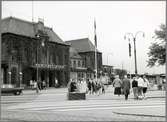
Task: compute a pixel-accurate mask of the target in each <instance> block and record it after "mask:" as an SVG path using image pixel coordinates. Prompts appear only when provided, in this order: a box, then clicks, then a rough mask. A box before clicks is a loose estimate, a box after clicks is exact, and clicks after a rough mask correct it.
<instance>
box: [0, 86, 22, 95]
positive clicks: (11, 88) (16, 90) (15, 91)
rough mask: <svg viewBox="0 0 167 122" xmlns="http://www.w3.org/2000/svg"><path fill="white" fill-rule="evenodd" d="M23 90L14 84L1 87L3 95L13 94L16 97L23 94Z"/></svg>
mask: <svg viewBox="0 0 167 122" xmlns="http://www.w3.org/2000/svg"><path fill="white" fill-rule="evenodd" d="M22 90H23V88H21V87H15V86H14V85H12V84H3V85H2V86H1V93H2V94H3V93H12V94H14V95H20V94H21V93H22Z"/></svg>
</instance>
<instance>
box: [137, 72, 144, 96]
mask: <svg viewBox="0 0 167 122" xmlns="http://www.w3.org/2000/svg"><path fill="white" fill-rule="evenodd" d="M137 82H138V99H143V87H144V80H143V78H142V77H141V76H139V75H137Z"/></svg>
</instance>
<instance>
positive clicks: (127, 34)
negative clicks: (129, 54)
mask: <svg viewBox="0 0 167 122" xmlns="http://www.w3.org/2000/svg"><path fill="white" fill-rule="evenodd" d="M140 33H141V34H142V36H143V37H144V36H145V34H144V32H142V31H138V32H137V33H136V34H135V36H133V33H126V34H125V36H124V39H125V40H126V38H128V40H129V42H130V39H133V42H134V58H135V74H137V57H136V38H137V35H139V34H140ZM130 36H131V38H130Z"/></svg>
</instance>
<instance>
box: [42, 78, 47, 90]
mask: <svg viewBox="0 0 167 122" xmlns="http://www.w3.org/2000/svg"><path fill="white" fill-rule="evenodd" d="M42 88H43V89H46V82H45V81H44V80H43V81H42Z"/></svg>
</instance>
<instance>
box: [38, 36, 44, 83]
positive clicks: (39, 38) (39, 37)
mask: <svg viewBox="0 0 167 122" xmlns="http://www.w3.org/2000/svg"><path fill="white" fill-rule="evenodd" d="M36 38H37V39H38V40H37V52H36V55H37V57H36V58H37V60H36V62H37V63H36V66H37V74H36V75H37V76H36V77H37V82H38V66H39V65H38V50H39V46H40V45H39V43H38V41H40V40H41V36H40V35H39V34H37V35H36ZM41 45H42V47H44V46H45V44H44V41H42V44H41Z"/></svg>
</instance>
